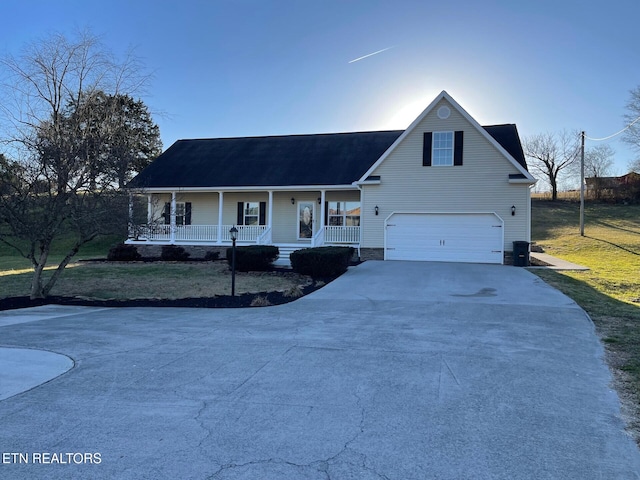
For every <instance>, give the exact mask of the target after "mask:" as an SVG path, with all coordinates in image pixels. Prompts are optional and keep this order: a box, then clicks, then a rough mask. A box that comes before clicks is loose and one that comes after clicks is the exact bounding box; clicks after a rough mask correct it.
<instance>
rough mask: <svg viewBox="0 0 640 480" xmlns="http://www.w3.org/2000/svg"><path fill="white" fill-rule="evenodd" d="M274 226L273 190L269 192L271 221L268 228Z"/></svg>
mask: <svg viewBox="0 0 640 480" xmlns="http://www.w3.org/2000/svg"><path fill="white" fill-rule="evenodd" d="M272 226H273V190H269V221H268V222H267V228H269V229H270V228H271V227H272Z"/></svg>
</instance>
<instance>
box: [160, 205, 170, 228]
mask: <svg viewBox="0 0 640 480" xmlns="http://www.w3.org/2000/svg"><path fill="white" fill-rule="evenodd" d="M162 216H163V217H164V224H165V225H170V224H171V203H170V202H164V212H162Z"/></svg>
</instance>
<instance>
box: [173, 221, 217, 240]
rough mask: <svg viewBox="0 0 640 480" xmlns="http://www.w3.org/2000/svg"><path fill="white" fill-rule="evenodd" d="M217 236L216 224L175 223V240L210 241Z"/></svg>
mask: <svg viewBox="0 0 640 480" xmlns="http://www.w3.org/2000/svg"><path fill="white" fill-rule="evenodd" d="M216 238H218V225H177V226H176V235H175V239H176V241H179V242H183V241H187V240H195V241H200V242H202V241H211V240H213V239H216Z"/></svg>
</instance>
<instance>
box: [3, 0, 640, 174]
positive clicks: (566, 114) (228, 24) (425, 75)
mask: <svg viewBox="0 0 640 480" xmlns="http://www.w3.org/2000/svg"><path fill="white" fill-rule="evenodd" d="M12 3H13V4H12V5H8V4H7V2H3V5H2V6H0V17H1V18H3V19H4V21H3V32H2V34H0V53H5V52H11V53H18V52H19V50H20V48H21V47H22V45H23V44H24V43H25V42H28V41H31V40H33V39H34V38H37V37H40V36H42V35H44V34H46V33H48V32H52V31H58V32H63V33H70V32H73V31H74V30H76V29H83V28H90V29H91V30H92V31H93V32H94V33H96V34H99V35H101V36H102V38H103V41H104V43H105V44H106V45H107V46H108V47H109V48H110V49H111V50H113V51H114V52H115V53H117V54H118V53H124V52H125V51H126V50H127V49H128V48H129V47H134V48H135V52H136V54H137V55H138V56H139V57H141V59H142V61H143V62H144V64H145V65H146V67H147V68H148V69H149V70H150V71H152V72H154V78H153V80H152V82H151V84H150V87H149V89H148V94H147V95H145V96H144V97H143V99H144V100H145V102H146V103H147V104H148V105H149V107H150V108H151V109H152V111H154V112H158V113H161V114H162V115H156V116H155V120H156V121H157V123H158V124H159V126H160V131H161V135H162V140H163V143H164V146H165V148H168V147H169V146H170V145H171V144H172V143H173V142H174V141H176V140H177V139H180V138H203V137H222V136H254V135H272V134H296V133H321V132H344V131H363V130H379V129H400V128H405V127H406V126H408V124H409V123H410V122H411V121H412V120H413V118H415V117H416V116H417V115H418V114H419V113H420V112H421V111H422V110H423V109H424V108H425V107H426V106H427V105H428V104H429V102H430V101H431V100H432V99H433V98H434V97H435V96H436V95H437V94H438V93H439V92H440V91H442V90H447V92H449V94H451V95H452V96H453V98H455V99H456V100H457V101H458V102H459V103H460V104H461V105H462V106H463V107H464V108H465V109H466V110H467V111H468V112H469V113H470V114H471V115H472V116H473V117H474V118H476V120H478V121H479V122H480V123H481V124H483V125H490V124H498V123H516V124H517V126H518V129H519V131H520V135H521V137H525V136H528V135H532V134H536V133H542V132H554V131H559V130H562V129H568V130H573V129H576V130H585V131H586V133H587V135H588V136H590V137H596V138H597V137H604V136H607V135H609V134H612V133H614V132H617V131H618V130H620V129H621V128H622V127H624V125H625V122H624V120H623V118H622V116H623V114H625V113H626V110H625V105H626V103H627V101H628V100H629V91H630V90H631V89H633V88H635V87H637V86H638V85H640V49H639V48H638V46H637V45H638V42H637V37H636V32H637V28H638V19H639V18H640V2H638V0H609V1H608V2H606V3H605V2H584V1H583V0H580V1H574V0H554V1H548V0H535V1H529V0H520V1H517V2H516V1H513V0H506V1H502V0H486V1H483V2H478V1H475V0H460V1H455V0H452V1H449V2H442V1H439V2H436V1H426V0H425V1H405V0H393V1H376V0H366V1H358V0H353V1H349V0H344V1H323V0H314V1H311V0H298V1H291V0H289V1H275V0H274V1H271V0H263V1H249V0H247V1H245V0H209V1H203V0H182V1H169V0H155V1H148V0H126V1H123V0H110V1H106V0H105V1H92V0H58V1H56V2H52V1H50V0H39V1H38V0H21V1H20V2H12ZM383 49H388V50H385V51H384V52H381V53H379V54H377V55H373V56H370V57H367V58H364V59H362V60H360V61H357V62H353V63H349V62H350V61H351V60H354V59H356V58H359V57H361V56H364V55H367V54H370V53H372V52H376V51H379V50H383ZM609 143H610V145H611V146H612V147H613V148H614V149H615V151H616V166H615V173H619V174H622V173H626V171H627V166H628V163H629V161H630V160H632V159H633V158H634V157H635V154H634V152H632V151H631V150H630V149H629V147H628V146H626V145H624V144H623V143H621V142H620V141H619V137H618V138H616V139H613V140H611V141H610V142H609ZM593 145H596V142H593V141H588V142H587V147H589V146H593Z"/></svg>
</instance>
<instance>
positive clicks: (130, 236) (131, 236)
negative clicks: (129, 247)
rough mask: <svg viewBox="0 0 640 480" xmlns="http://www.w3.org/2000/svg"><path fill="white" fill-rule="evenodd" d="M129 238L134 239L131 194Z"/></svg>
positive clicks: (131, 196) (131, 198)
mask: <svg viewBox="0 0 640 480" xmlns="http://www.w3.org/2000/svg"><path fill="white" fill-rule="evenodd" d="M128 231H129V238H133V237H135V235H134V226H133V194H132V193H131V192H129V228H128Z"/></svg>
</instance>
